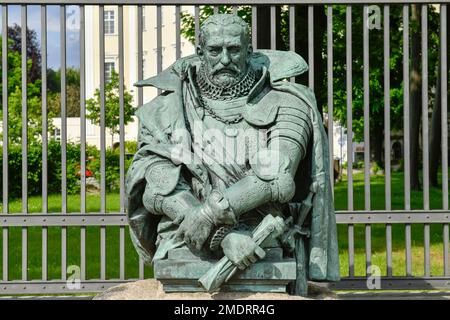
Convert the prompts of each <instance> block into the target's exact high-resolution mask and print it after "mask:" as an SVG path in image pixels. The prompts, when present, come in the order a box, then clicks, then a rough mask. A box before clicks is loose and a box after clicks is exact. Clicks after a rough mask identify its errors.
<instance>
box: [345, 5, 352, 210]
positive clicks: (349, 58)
mask: <svg viewBox="0 0 450 320" xmlns="http://www.w3.org/2000/svg"><path fill="white" fill-rule="evenodd" d="M345 14H346V22H345V25H346V67H347V70H346V90H347V164H348V165H347V203H348V204H347V209H348V210H349V211H352V210H353V168H352V167H353V130H352V122H353V114H352V107H353V97H352V95H353V93H352V92H353V88H352V86H353V84H352V7H351V6H347V9H346V12H345Z"/></svg>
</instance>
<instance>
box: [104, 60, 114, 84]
mask: <svg viewBox="0 0 450 320" xmlns="http://www.w3.org/2000/svg"><path fill="white" fill-rule="evenodd" d="M114 69H115V67H114V62H111V61H108V62H105V81H106V82H109V81H111V75H112V72H113V70H114Z"/></svg>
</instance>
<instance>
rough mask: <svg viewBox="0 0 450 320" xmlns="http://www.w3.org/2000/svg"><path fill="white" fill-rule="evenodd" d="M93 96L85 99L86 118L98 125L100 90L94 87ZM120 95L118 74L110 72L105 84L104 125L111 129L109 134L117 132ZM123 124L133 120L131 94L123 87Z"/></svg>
mask: <svg viewBox="0 0 450 320" xmlns="http://www.w3.org/2000/svg"><path fill="white" fill-rule="evenodd" d="M94 96H95V98H91V99H89V100H87V101H86V110H87V111H88V114H87V116H86V117H87V118H88V119H90V120H92V121H93V122H94V123H95V124H97V125H100V111H101V110H100V90H99V89H96V90H95V93H94ZM119 101H120V96H119V74H118V73H117V72H115V71H113V72H112V73H111V80H110V81H109V82H107V83H106V84H105V126H106V127H107V128H108V129H109V130H110V131H111V135H113V136H114V134H118V133H119V124H120V117H119V114H120V103H119ZM123 101H124V124H125V125H126V124H127V123H129V122H132V121H133V117H132V116H133V114H134V110H133V106H132V101H133V96H132V95H131V94H130V93H129V92H128V91H127V90H126V88H125V87H124V92H123Z"/></svg>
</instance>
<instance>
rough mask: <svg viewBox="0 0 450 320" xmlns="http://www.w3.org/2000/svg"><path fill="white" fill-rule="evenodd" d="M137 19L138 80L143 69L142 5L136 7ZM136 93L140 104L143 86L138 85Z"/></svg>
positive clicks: (142, 74)
mask: <svg viewBox="0 0 450 320" xmlns="http://www.w3.org/2000/svg"><path fill="white" fill-rule="evenodd" d="M137 20H138V25H137V29H138V34H137V51H138V52H137V53H138V59H137V60H138V61H137V68H138V70H137V76H138V81H140V80H142V79H144V69H143V66H142V62H143V61H142V56H143V47H142V42H143V39H142V38H143V35H142V34H143V32H142V5H138V7H137ZM137 93H138V105H139V106H141V105H142V104H143V100H144V95H143V93H144V92H143V88H142V87H138V88H137Z"/></svg>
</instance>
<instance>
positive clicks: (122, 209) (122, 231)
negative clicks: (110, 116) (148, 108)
mask: <svg viewBox="0 0 450 320" xmlns="http://www.w3.org/2000/svg"><path fill="white" fill-rule="evenodd" d="M123 55H124V47H123V6H122V5H119V135H120V158H119V170H120V213H125V189H124V188H125V120H124V99H123V94H124V88H125V83H124V70H125V69H124V68H125V65H124V56H123ZM119 274H120V279H121V280H124V279H125V227H120V229H119Z"/></svg>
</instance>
